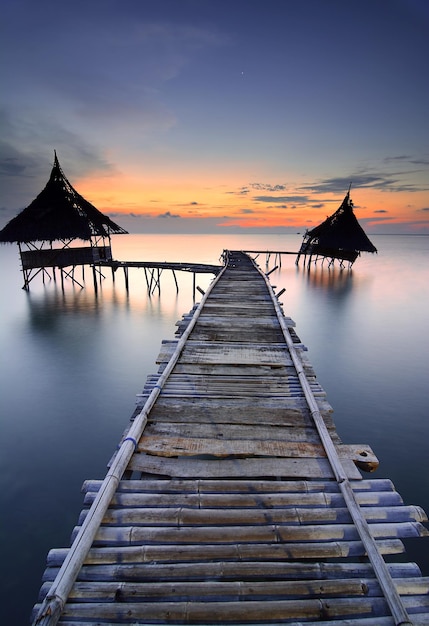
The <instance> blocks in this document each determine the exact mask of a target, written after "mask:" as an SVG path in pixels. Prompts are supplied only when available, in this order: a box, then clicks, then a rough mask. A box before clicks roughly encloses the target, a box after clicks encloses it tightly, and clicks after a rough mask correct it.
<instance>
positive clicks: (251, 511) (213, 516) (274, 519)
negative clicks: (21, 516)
mask: <svg viewBox="0 0 429 626" xmlns="http://www.w3.org/2000/svg"><path fill="white" fill-rule="evenodd" d="M362 513H363V515H364V517H365V519H366V520H367V521H368V522H370V523H371V524H373V523H382V522H387V523H397V522H399V523H403V522H422V521H427V518H426V516H425V514H424V512H423V511H422V509H421V508H420V507H416V506H399V507H388V508H387V507H378V506H371V507H362ZM86 515H87V510H84V511H82V513H81V516H80V518H79V524H82V523H83V521H84V519H85V518H86ZM351 521H352V519H351V516H350V513H349V512H348V510H347V508H346V507H345V506H344V507H337V508H330V507H326V506H325V507H318V508H316V507H311V508H310V507H307V508H304V507H299V506H294V507H282V508H280V507H278V508H270V509H266V508H262V507H253V508H245V509H243V508H237V507H236V508H231V509H205V508H192V507H191V508H189V507H184V506H169V507H166V508H161V507H153V508H151V507H133V508H127V507H125V506H121V507H120V508H112V507H110V508H109V509H108V510H107V511H106V514H105V516H104V518H103V522H102V523H103V526H108V525H113V526H119V525H133V526H153V525H155V524H156V525H157V526H173V527H177V526H180V527H181V528H183V527H185V526H197V525H198V526H199V527H204V526H214V525H219V526H226V525H227V526H235V525H237V526H243V527H244V526H253V525H261V526H263V525H265V524H282V525H290V524H292V525H303V526H305V525H311V524H332V523H339V524H350V523H351Z"/></svg>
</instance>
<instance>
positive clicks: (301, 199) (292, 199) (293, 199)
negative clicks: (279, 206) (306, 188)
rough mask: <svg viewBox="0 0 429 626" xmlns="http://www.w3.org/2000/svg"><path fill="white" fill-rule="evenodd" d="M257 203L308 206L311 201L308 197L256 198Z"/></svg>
mask: <svg viewBox="0 0 429 626" xmlns="http://www.w3.org/2000/svg"><path fill="white" fill-rule="evenodd" d="M254 200H255V201H256V202H275V203H277V202H297V203H298V204H307V203H308V202H309V201H310V199H309V197H308V196H255V198H254Z"/></svg>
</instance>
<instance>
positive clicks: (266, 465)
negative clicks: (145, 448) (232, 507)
mask: <svg viewBox="0 0 429 626" xmlns="http://www.w3.org/2000/svg"><path fill="white" fill-rule="evenodd" d="M343 466H344V470H345V472H346V473H347V475H348V476H349V478H351V479H354V480H359V479H360V478H361V474H360V472H359V470H358V469H357V468H356V465H355V464H354V463H353V461H351V460H349V459H344V460H343ZM128 470H131V471H138V472H145V473H148V474H158V475H164V476H176V477H181V478H221V477H224V478H234V477H235V478H236V477H240V478H251V477H254V478H260V477H263V476H281V477H282V478H291V477H293V478H316V479H317V478H333V473H332V469H331V467H330V465H329V462H328V460H327V459H323V458H320V459H317V458H315V459H281V458H275V459H272V458H253V459H234V460H230V459H222V460H211V459H210V460H209V459H204V460H202V459H190V458H180V459H171V458H167V457H156V456H152V455H146V454H134V455H133V456H132V458H131V460H130V463H129V464H128Z"/></svg>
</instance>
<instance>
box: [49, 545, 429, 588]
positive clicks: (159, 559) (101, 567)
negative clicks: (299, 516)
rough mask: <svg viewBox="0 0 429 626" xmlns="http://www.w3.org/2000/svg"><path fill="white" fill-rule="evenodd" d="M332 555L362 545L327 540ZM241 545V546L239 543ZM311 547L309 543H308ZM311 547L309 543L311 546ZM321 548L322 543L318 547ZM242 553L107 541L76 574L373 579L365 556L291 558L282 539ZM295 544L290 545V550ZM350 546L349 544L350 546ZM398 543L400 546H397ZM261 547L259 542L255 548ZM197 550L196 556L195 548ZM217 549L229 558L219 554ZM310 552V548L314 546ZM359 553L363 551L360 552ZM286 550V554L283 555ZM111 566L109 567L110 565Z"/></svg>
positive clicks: (405, 568)
mask: <svg viewBox="0 0 429 626" xmlns="http://www.w3.org/2000/svg"><path fill="white" fill-rule="evenodd" d="M377 543H378V545H379V546H380V548H381V550H382V552H383V554H393V553H394V549H395V548H396V553H399V552H400V550H401V549H403V546H402V543H401V542H400V541H399V540H398V539H394V540H384V541H383V540H381V541H378V542H377ZM328 546H329V547H330V549H331V553H333V549H336V556H346V555H347V554H348V555H349V556H351V554H352V553H353V555H354V556H357V555H358V550H359V549H360V550H361V551H362V544H361V543H360V544H359V543H356V544H352V543H351V542H348V543H347V544H346V543H344V542H343V543H341V542H337V543H336V544H328ZM240 547H241V546H240ZM308 547H309V548H311V547H312V546H308ZM313 547H314V546H313ZM320 547H321V548H322V549H324V550H325V552H326V547H327V546H326V544H324V545H323V546H322V544H320V546H319V548H320ZM243 548H244V550H245V552H244V557H247V558H240V554H239V553H238V551H237V550H236V551H235V552H234V550H233V546H211V547H209V553H208V554H204V553H202V552H203V551H202V548H201V547H200V548H199V547H198V546H181V550H183V551H184V558H183V560H182V561H180V560H178V559H177V558H176V559H175V558H174V557H175V553H173V552H172V553H171V554H172V558H171V559H170V560H169V559H168V550H170V551H171V548H169V547H168V546H147V545H142V546H120V547H117V546H116V547H115V546H108V547H102V548H91V550H90V551H89V553H88V556H87V558H86V560H85V564H84V566H83V568H82V570H81V572H80V575H79V580H88V581H89V580H100V581H101V580H112V581H117V580H121V579H122V580H136V581H138V580H140V581H142V582H143V581H148V582H151V581H174V580H177V581H183V580H185V581H186V580H187V581H191V580H218V581H240V580H241V581H254V580H267V581H275V580H281V581H288V580H291V581H297V580H314V579H317V580H340V579H347V578H352V577H354V578H362V577H372V578H374V579H375V575H374V572H373V570H372V567H371V564H370V563H368V562H367V561H364V560H356V562H353V563H350V562H347V561H344V562H343V561H333V562H329V561H328V562H326V563H322V562H320V561H312V560H310V561H304V560H297V561H293V560H290V554H287V555H286V547H285V546H283V545H281V544H275V545H272V546H265V554H266V556H267V558H266V560H264V561H258V560H257V559H253V560H252V554H251V547H249V546H243ZM295 548H296V544H292V545H291V549H292V550H294V549H295ZM351 548H352V549H351ZM398 548H399V549H398ZM263 549H264V547H263V546H261V545H259V546H258V553H260V552H261V551H262V550H263ZM67 552H68V550H66V549H64V548H60V549H58V548H57V549H54V550H50V552H49V554H48V561H47V563H48V570H47V572H46V580H51V579H52V578H53V577H54V576H55V572H56V570H57V569H58V567H59V566H61V565H62V563H63V561H64V559H65V557H66V555H67ZM198 552H200V553H201V555H202V558H201V560H198V557H197V553H198ZM220 554H223V555H225V556H226V559H228V560H222V558H219V557H220ZM312 554H313V555H314V554H315V552H314V551H313V552H312ZM361 554H363V553H362V552H361ZM285 555H286V556H287V558H285ZM112 565H113V566H114V567H111V566H112ZM387 567H388V569H389V572H390V574H391V576H392V577H393V578H413V580H415V581H416V582H418V581H419V580H421V573H420V569H419V568H418V566H417V565H416V564H415V563H388V564H387Z"/></svg>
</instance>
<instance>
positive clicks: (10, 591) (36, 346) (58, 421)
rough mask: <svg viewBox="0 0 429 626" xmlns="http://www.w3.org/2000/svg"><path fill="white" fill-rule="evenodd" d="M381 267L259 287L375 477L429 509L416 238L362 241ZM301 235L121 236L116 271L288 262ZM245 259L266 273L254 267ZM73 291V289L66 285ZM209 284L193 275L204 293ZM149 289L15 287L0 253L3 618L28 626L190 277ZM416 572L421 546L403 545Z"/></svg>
mask: <svg viewBox="0 0 429 626" xmlns="http://www.w3.org/2000/svg"><path fill="white" fill-rule="evenodd" d="M372 240H373V241H374V244H375V245H376V246H377V248H378V250H379V254H378V255H366V256H364V257H362V258H361V259H358V261H357V262H356V264H355V266H354V268H353V270H352V271H351V272H350V271H340V270H339V269H334V270H328V269H327V268H323V269H321V268H315V269H313V268H312V269H311V270H310V272H307V271H304V270H303V268H302V267H300V268H296V266H295V264H294V260H295V259H294V257H292V256H290V257H283V262H282V268H281V269H279V270H276V271H275V272H274V273H273V274H271V276H270V279H271V283H272V284H274V285H276V286H277V288H278V290H279V289H280V288H281V287H283V286H284V287H286V289H287V291H286V293H285V294H284V295H283V296H282V298H281V300H282V302H283V303H284V310H285V313H286V314H287V315H289V316H291V317H292V318H293V319H295V321H296V323H297V331H298V334H299V336H300V337H301V340H302V341H303V342H304V343H305V344H306V345H307V346H308V348H309V356H310V359H311V361H312V363H313V365H314V366H315V369H316V372H317V375H318V379H319V381H320V382H321V384H322V386H323V387H324V388H325V390H326V391H327V394H328V400H329V401H330V403H331V404H332V406H333V407H334V410H335V413H334V417H335V422H336V425H337V430H338V432H339V434H340V436H341V437H342V439H343V441H344V442H345V443H351V444H355V443H363V444H369V445H370V446H371V447H372V449H373V450H374V451H375V453H376V454H377V456H378V458H379V460H380V468H379V470H378V471H377V473H376V474H375V476H376V477H377V476H378V477H388V478H391V479H392V480H393V482H394V484H395V486H396V488H397V490H398V491H399V492H400V493H401V495H402V497H403V499H404V500H405V502H406V503H408V504H418V505H420V506H422V507H423V508H424V509H425V510H426V511H427V512H429V415H428V407H429V391H428V390H429V356H428V355H429V237H420V236H395V237H392V236H378V237H372ZM300 241H301V237H300V236H297V235H290V236H251V235H240V236H238V235H237V236H232V235H231V236H218V235H216V236H214V235H213V236H212V235H198V236H197V235H189V236H180V237H179V236H173V235H162V236H159V235H126V236H122V237H121V236H117V237H115V238H114V240H113V244H112V245H113V253H114V257H115V258H117V259H123V260H160V261H167V260H169V261H189V262H191V261H199V262H205V263H217V262H218V261H219V256H220V254H221V252H222V250H223V249H224V248H230V249H246V250H292V251H294V250H297V249H298V247H299V244H300ZM258 262H259V263H260V265H261V266H262V267H263V268H264V269H265V255H264V254H261V255H260V257H259V258H258ZM78 278H79V276H78ZM209 281H210V277H209V276H205V275H200V276H199V277H198V279H197V284H198V285H199V286H201V287H202V288H204V287H205V286H207V284H208V282H209ZM178 282H179V287H180V290H179V293H178V294H177V293H176V289H175V285H174V281H173V278H172V275H171V272H164V273H163V274H162V277H161V286H162V290H161V294H158V292H156V293H155V294H153V295H152V296H151V297H148V295H147V290H146V286H145V278H144V273H143V270H131V271H130V289H129V293H128V294H127V293H126V291H125V288H124V280H123V274H122V272H121V271H118V272H117V275H116V281H115V283H113V282H112V278H111V275H110V273H107V272H106V278H105V280H103V282H102V285H101V287H100V289H99V290H98V295H96V294H95V292H94V287H93V283H92V276H91V273H90V272H89V271H88V270H87V276H86V283H85V285H86V286H85V289H83V290H82V289H79V288H76V287H73V285H71V284H69V281H66V284H65V289H64V291H62V289H61V285H60V283H59V282H57V283H56V284H55V283H54V282H50V283H47V284H45V285H43V283H42V281H41V280H40V279H39V278H36V279H35V281H34V283H32V285H31V291H30V292H29V293H26V292H24V291H23V290H21V288H20V287H21V285H22V280H21V275H20V272H19V259H18V252H17V249H16V247H15V246H1V247H0V293H1V302H2V304H1V325H0V353H1V360H2V367H1V376H0V385H1V389H0V393H1V395H0V402H1V408H0V411H1V412H0V417H1V439H0V446H1V456H0V498H1V533H0V540H1V543H2V551H1V554H2V563H3V564H2V568H1V574H0V575H1V577H2V580H1V584H0V592H1V594H2V598H1V602H0V620H1V623H4V624H6V623H7V624H26V623H28V620H29V615H30V612H31V608H32V606H33V604H34V603H35V602H36V600H37V594H38V590H39V587H40V584H41V577H42V573H43V570H44V568H45V559H46V554H47V552H48V550H49V549H50V548H51V547H62V546H67V545H69V539H70V534H71V531H72V529H73V526H74V525H75V524H76V522H77V518H78V514H79V512H80V510H81V508H82V495H81V493H80V488H81V485H82V483H83V481H84V480H85V479H87V478H103V477H104V474H105V470H106V464H107V462H108V460H109V459H110V457H111V454H112V453H113V451H114V449H115V448H116V445H117V442H118V441H119V439H120V437H121V433H122V431H123V429H124V428H125V426H126V425H127V423H128V420H129V417H130V415H131V413H132V411H133V408H134V400H135V394H136V393H140V391H141V390H142V388H143V385H144V382H145V379H146V376H147V375H148V374H149V373H151V372H154V371H156V369H157V368H156V366H155V359H156V356H157V354H158V351H159V347H160V344H161V340H162V339H164V338H172V337H173V336H174V331H175V322H176V321H177V320H178V319H179V318H180V317H181V316H182V314H183V313H186V312H187V311H189V309H190V308H191V307H192V305H193V296H192V275H188V274H185V273H178ZM406 545H407V550H408V557H409V560H416V561H417V562H418V563H419V565H420V567H421V569H422V571H423V572H424V573H425V574H426V575H429V539H419V540H412V541H407V544H406Z"/></svg>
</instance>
